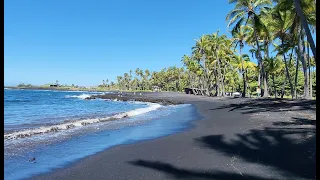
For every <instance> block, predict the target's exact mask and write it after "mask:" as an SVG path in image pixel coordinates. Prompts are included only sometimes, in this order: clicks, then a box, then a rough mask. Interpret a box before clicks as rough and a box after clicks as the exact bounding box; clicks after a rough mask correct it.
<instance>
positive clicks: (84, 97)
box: [65, 94, 93, 99]
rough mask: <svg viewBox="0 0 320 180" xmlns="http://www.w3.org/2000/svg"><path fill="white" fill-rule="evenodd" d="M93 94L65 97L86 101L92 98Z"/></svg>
mask: <svg viewBox="0 0 320 180" xmlns="http://www.w3.org/2000/svg"><path fill="white" fill-rule="evenodd" d="M92 95H93V94H80V95H66V96H65V97H66V98H79V99H86V98H89V97H90V96H92Z"/></svg>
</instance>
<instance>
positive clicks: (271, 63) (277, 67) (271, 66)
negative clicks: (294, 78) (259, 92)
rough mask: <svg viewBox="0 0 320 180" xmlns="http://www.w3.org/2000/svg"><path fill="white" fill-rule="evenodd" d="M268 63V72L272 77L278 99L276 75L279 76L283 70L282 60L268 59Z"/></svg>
mask: <svg viewBox="0 0 320 180" xmlns="http://www.w3.org/2000/svg"><path fill="white" fill-rule="evenodd" d="M265 62H266V71H267V72H268V73H269V74H270V75H271V77H272V83H273V89H274V97H275V98H277V87H276V85H275V75H277V74H279V73H280V71H281V69H282V63H281V59H280V58H275V57H271V58H267V59H265Z"/></svg>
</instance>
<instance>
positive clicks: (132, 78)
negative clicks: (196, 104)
mask: <svg viewBox="0 0 320 180" xmlns="http://www.w3.org/2000/svg"><path fill="white" fill-rule="evenodd" d="M134 72H135V73H134V74H133V71H132V70H130V71H129V73H124V74H123V76H117V81H116V82H115V83H114V82H112V81H111V82H110V83H108V82H109V80H108V79H107V80H102V84H101V85H99V86H100V87H105V88H107V89H108V90H120V91H152V90H153V89H154V87H158V89H160V90H162V91H182V90H183V88H184V87H185V86H187V77H186V76H185V70H184V68H177V67H175V66H172V67H169V68H164V69H162V70H161V71H159V72H156V71H154V72H150V71H149V70H148V69H146V70H142V69H140V68H137V69H135V71H134Z"/></svg>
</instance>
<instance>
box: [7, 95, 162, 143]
mask: <svg viewBox="0 0 320 180" xmlns="http://www.w3.org/2000/svg"><path fill="white" fill-rule="evenodd" d="M79 96H81V97H84V96H85V94H83V95H79ZM149 104H150V106H148V107H145V108H139V109H135V110H131V111H127V112H124V113H119V114H116V115H113V116H107V117H104V118H92V119H84V120H76V121H72V122H65V123H61V124H56V125H49V126H43V127H39V128H36V129H27V130H21V131H16V132H11V133H7V134H4V139H5V140H12V139H18V138H25V137H30V136H34V135H39V134H45V133H54V132H58V131H63V130H68V129H71V128H75V127H82V126H86V125H89V124H96V123H101V122H105V121H111V120H116V119H121V118H125V117H133V116H137V115H140V114H144V113H147V112H150V111H154V110H156V109H158V108H160V107H161V105H160V104H156V103H149Z"/></svg>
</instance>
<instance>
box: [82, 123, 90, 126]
mask: <svg viewBox="0 0 320 180" xmlns="http://www.w3.org/2000/svg"><path fill="white" fill-rule="evenodd" d="M87 124H89V123H87V122H82V123H81V125H82V126H86V125H87Z"/></svg>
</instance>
